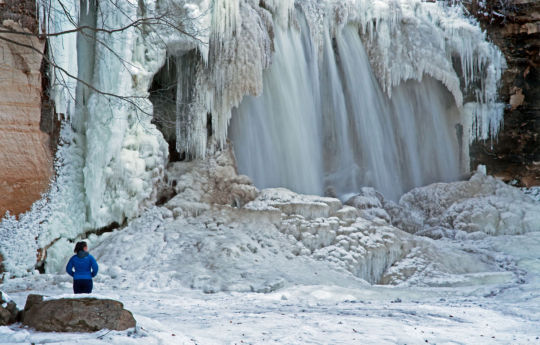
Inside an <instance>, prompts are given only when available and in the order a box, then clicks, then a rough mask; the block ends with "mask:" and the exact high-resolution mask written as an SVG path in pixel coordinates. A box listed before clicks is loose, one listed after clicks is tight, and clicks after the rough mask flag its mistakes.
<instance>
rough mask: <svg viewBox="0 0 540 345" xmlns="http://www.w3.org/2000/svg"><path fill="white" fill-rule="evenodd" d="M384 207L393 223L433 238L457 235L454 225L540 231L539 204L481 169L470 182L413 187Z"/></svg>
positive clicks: (466, 228) (488, 230)
mask: <svg viewBox="0 0 540 345" xmlns="http://www.w3.org/2000/svg"><path fill="white" fill-rule="evenodd" d="M385 207H386V209H387V211H388V213H389V214H390V215H391V217H392V223H393V224H394V225H395V226H397V227H399V228H400V229H403V230H405V231H408V232H410V233H417V234H424V235H427V236H431V237H441V236H443V237H453V236H455V234H456V230H457V231H464V232H468V233H474V232H482V233H487V234H490V235H503V234H523V233H526V232H532V231H540V203H539V202H538V201H535V200H533V199H532V198H530V197H529V196H527V195H525V194H524V193H523V192H522V191H521V190H520V189H518V188H515V187H511V186H508V185H506V184H504V183H503V182H501V181H499V180H496V179H495V178H493V177H490V176H486V175H484V174H483V173H481V172H477V173H476V174H475V175H474V176H473V177H471V179H470V180H469V181H463V182H453V183H435V184H432V185H429V186H425V187H421V188H415V189H413V190H412V191H410V192H408V193H406V194H404V195H403V196H402V197H401V199H400V201H399V204H397V205H396V204H394V203H391V202H388V203H387V204H386V205H385Z"/></svg>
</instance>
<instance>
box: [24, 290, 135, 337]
mask: <svg viewBox="0 0 540 345" xmlns="http://www.w3.org/2000/svg"><path fill="white" fill-rule="evenodd" d="M22 323H23V324H24V325H26V326H29V327H32V328H34V329H36V330H38V331H42V332H96V331H99V330H100V329H110V330H117V331H123V330H126V329H128V328H132V327H135V324H136V323H135V319H134V318H133V315H132V314H131V312H130V311H128V310H126V309H124V306H123V304H122V303H120V302H118V301H114V300H110V299H96V298H61V299H55V300H43V296H39V295H29V296H28V299H27V300H26V305H25V308H24V315H23V320H22Z"/></svg>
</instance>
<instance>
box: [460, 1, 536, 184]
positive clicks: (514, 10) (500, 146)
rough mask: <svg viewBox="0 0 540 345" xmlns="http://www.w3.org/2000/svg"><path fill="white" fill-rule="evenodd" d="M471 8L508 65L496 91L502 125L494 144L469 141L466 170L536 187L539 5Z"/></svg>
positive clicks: (525, 3) (511, 3)
mask: <svg viewBox="0 0 540 345" xmlns="http://www.w3.org/2000/svg"><path fill="white" fill-rule="evenodd" d="M475 3H476V6H475ZM495 3H497V4H495ZM501 3H504V5H500V4H501ZM470 10H471V12H472V13H474V14H475V15H476V16H477V17H478V18H479V20H480V21H481V23H482V25H483V27H484V28H485V29H486V30H487V32H488V35H489V37H490V38H491V39H492V40H493V42H494V43H495V44H497V45H498V46H499V47H500V48H501V50H502V51H503V53H504V55H505V57H506V60H507V63H508V69H507V70H506V72H505V73H504V75H503V79H502V83H501V88H500V91H499V92H500V95H501V99H502V101H503V102H505V103H507V109H506V111H505V114H504V127H503V129H502V130H501V132H500V133H499V135H498V136H497V137H496V138H495V139H494V140H493V141H489V140H488V141H486V142H475V143H473V145H472V146H471V150H470V154H471V168H472V169H474V168H475V167H476V165H478V164H484V165H486V166H487V170H488V173H489V174H493V175H495V176H498V177H501V178H502V179H503V180H504V181H507V182H509V181H512V180H516V181H517V182H518V184H519V185H521V186H527V187H530V186H533V185H540V71H539V69H538V68H539V66H540V1H538V0H512V1H502V2H501V1H497V2H496V1H487V7H483V8H482V7H480V6H479V5H478V2H476V1H473V2H472V5H471V7H470Z"/></svg>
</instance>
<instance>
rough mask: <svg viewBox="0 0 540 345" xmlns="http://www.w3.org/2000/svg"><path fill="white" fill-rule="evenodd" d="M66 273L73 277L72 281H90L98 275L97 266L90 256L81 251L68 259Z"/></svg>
mask: <svg viewBox="0 0 540 345" xmlns="http://www.w3.org/2000/svg"><path fill="white" fill-rule="evenodd" d="M73 269H75V271H73ZM66 272H67V274H69V275H70V276H72V277H73V280H78V279H92V278H93V277H95V276H96V274H97V273H98V264H97V262H96V259H94V257H93V256H92V255H90V254H88V252H85V251H84V250H81V251H79V252H78V253H77V255H73V256H72V257H71V259H69V262H68V264H67V266H66Z"/></svg>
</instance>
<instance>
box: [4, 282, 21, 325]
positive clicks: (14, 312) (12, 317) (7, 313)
mask: <svg viewBox="0 0 540 345" xmlns="http://www.w3.org/2000/svg"><path fill="white" fill-rule="evenodd" d="M18 318H19V310H18V309H17V305H16V304H15V302H14V301H12V300H11V298H9V296H8V295H7V294H6V293H5V292H3V291H1V290H0V326H6V325H10V324H12V323H15V322H16V321H17V319H18Z"/></svg>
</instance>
